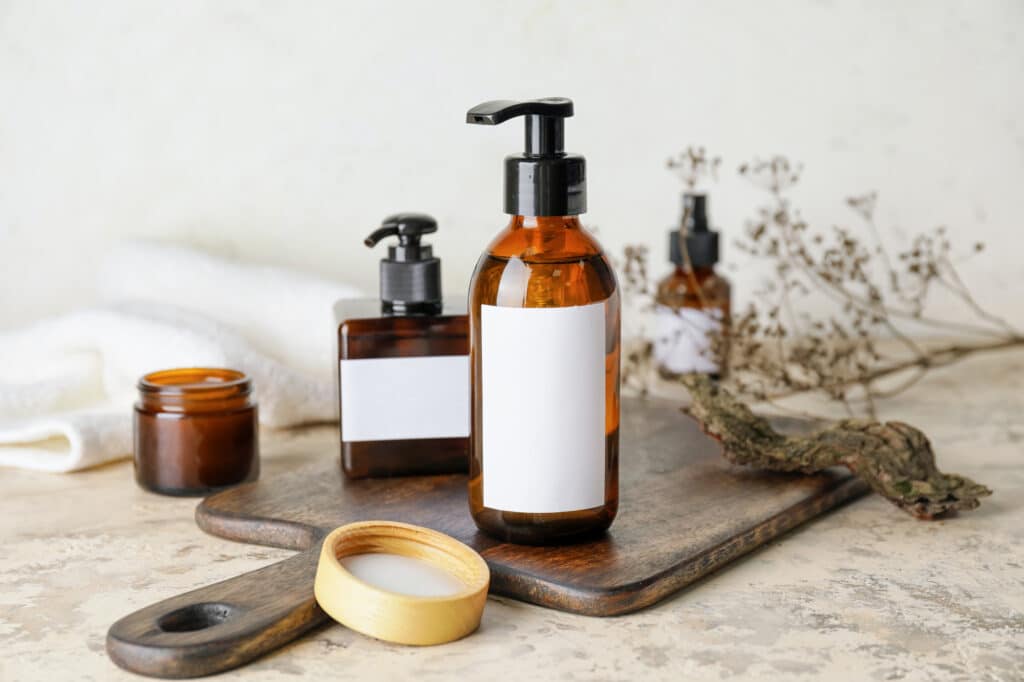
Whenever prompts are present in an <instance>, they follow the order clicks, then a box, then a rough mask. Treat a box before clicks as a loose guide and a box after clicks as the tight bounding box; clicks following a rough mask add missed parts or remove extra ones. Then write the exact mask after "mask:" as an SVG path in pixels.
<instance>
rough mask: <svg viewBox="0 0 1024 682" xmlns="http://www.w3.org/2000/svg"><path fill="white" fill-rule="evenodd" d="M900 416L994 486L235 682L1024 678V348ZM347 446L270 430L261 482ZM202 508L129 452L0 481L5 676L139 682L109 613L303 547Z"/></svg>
mask: <svg viewBox="0 0 1024 682" xmlns="http://www.w3.org/2000/svg"><path fill="white" fill-rule="evenodd" d="M884 415H885V416H887V417H889V418H897V419H901V420H904V421H908V422H910V423H912V424H915V425H917V426H919V427H921V428H923V429H924V430H925V431H926V432H927V433H928V434H929V436H930V437H931V439H932V441H933V443H934V445H935V447H936V451H937V453H938V456H939V462H940V466H942V467H943V468H944V469H947V470H951V471H956V472H960V473H964V474H966V475H969V476H972V477H974V478H976V479H978V480H979V481H981V482H983V483H986V484H988V485H989V486H991V487H993V488H994V489H995V491H996V492H995V495H994V496H993V497H991V498H988V499H986V500H985V501H984V502H983V504H982V507H981V508H980V509H979V510H977V511H975V512H970V513H965V514H962V515H961V516H959V517H957V518H953V519H949V520H945V521H937V522H923V521H916V520H914V519H912V518H911V517H909V516H907V515H906V514H904V513H902V512H900V511H898V510H897V509H895V508H894V507H892V506H891V505H890V504H889V503H887V502H885V501H883V500H881V499H877V498H875V497H867V498H864V499H861V500H859V501H856V502H854V503H852V504H850V505H847V506H845V507H843V508H841V509H839V510H837V511H835V512H833V513H831V514H829V515H827V516H826V517H823V518H821V519H819V520H817V521H813V522H811V523H809V524H807V525H805V526H804V527H802V528H800V529H798V530H796V531H795V532H792V533H790V534H788V535H786V536H784V537H783V538H782V539H781V540H779V541H776V542H773V543H771V544H770V545H769V546H767V547H766V548H764V549H762V550H759V551H757V552H755V553H753V554H751V555H748V556H747V557H746V558H744V559H742V560H740V561H738V562H736V563H735V564H734V565H732V566H731V567H729V568H727V569H725V570H723V571H721V572H719V573H718V574H717V575H714V576H711V577H710V578H707V579H705V580H703V581H701V582H699V583H697V584H696V585H695V586H693V587H691V588H690V589H687V590H684V591H683V592H681V593H679V594H677V595H676V596H674V597H673V598H670V599H669V600H667V601H665V602H663V603H661V604H659V605H657V606H655V607H653V608H650V609H647V610H646V611H642V612H640V613H636V614H632V615H628V616H622V617H617V618H610V619H598V618H588V617H585V616H575V615H570V614H566V613H559V612H557V611H551V610H547V609H543V608H540V607H536V606H531V605H527V604H522V603H518V602H515V601H511V600H508V599H503V598H491V599H490V600H489V601H488V604H487V608H486V611H485V613H484V620H483V625H482V627H481V630H480V631H479V632H478V633H477V634H475V635H473V636H471V637H469V638H467V639H465V640H462V641H460V642H456V643H453V644H449V645H445V646H439V647H432V648H413V647H404V646H395V645H389V644H385V643H382V642H378V641H375V640H372V639H369V638H367V637H363V636H361V635H358V634H355V633H353V632H351V631H349V630H346V629H345V628H343V627H341V626H339V625H331V626H328V627H326V628H323V629H320V630H317V631H314V632H313V633H311V634H309V635H307V636H306V637H304V638H303V639H301V640H300V641H298V642H296V643H294V644H292V645H290V646H287V647H285V648H284V649H282V650H280V651H278V652H276V653H274V654H272V655H270V656H268V657H265V658H263V659H261V660H258V661H256V662H254V663H252V664H250V665H248V666H245V667H243V668H241V669H238V670H235V671H232V672H229V673H225V674H224V675H223V678H225V679H234V678H236V677H243V678H245V679H251V680H275V681H281V680H291V679H294V678H295V677H296V676H299V675H303V676H306V677H307V678H308V679H353V680H374V679H380V680H399V679H420V680H422V679H449V678H461V679H464V680H493V679H503V680H511V679H545V680H548V679H551V680H582V679H598V680H638V679H644V680H646V679H671V680H683V679H686V680H695V679H710V680H720V679H725V680H735V679H779V680H795V679H796V680H799V679H827V680H830V681H832V682H835V681H840V680H946V679H949V680H1001V681H1005V680H1024V354H1022V353H1016V354H1002V355H992V356H988V357H979V358H974V359H971V360H969V361H967V362H965V363H962V364H960V365H958V366H955V367H952V368H947V369H944V370H941V371H937V372H935V373H934V374H933V376H931V377H929V378H927V379H925V380H924V381H923V382H922V383H921V384H919V385H918V386H917V387H915V389H914V391H913V392H912V393H908V394H906V395H905V396H903V397H901V398H898V399H895V400H891V401H889V402H888V403H887V404H886V405H885V406H884ZM336 437H337V433H336V431H334V430H333V429H331V428H327V427H321V428H317V429H311V430H306V431H303V432H291V433H265V434H264V435H263V450H264V461H263V463H264V473H263V475H264V477H265V478H270V477H272V476H276V475H279V474H281V473H283V472H285V471H288V470H291V469H292V468H294V467H296V466H299V465H302V464H304V463H306V462H308V461H309V460H311V459H312V458H313V457H334V456H335V452H336V447H335V439H336ZM624 466H628V460H624ZM195 504H196V500H195V499H175V498H165V497H160V496H157V495H151V494H147V493H145V492H143V491H141V490H139V489H138V488H137V487H136V486H135V485H134V483H133V480H132V469H131V465H130V464H129V463H127V462H123V463H120V464H115V465H111V466H106V467H103V468H100V469H97V470H93V471H88V472H83V473H79V474H70V475H52V474H40V473H28V472H22V471H15V470H0V540H2V541H3V550H2V552H0V650H2V653H3V655H2V656H0V680H4V681H5V682H6V681H8V680H10V681H12V682H13V681H21V680H35V679H40V680H64V679H72V680H104V681H106V680H126V679H141V678H139V677H136V676H134V675H131V674H129V673H126V672H124V671H121V670H120V669H118V668H116V667H115V666H114V665H113V664H112V663H111V662H110V661H109V660H108V659H107V657H106V654H105V652H104V638H105V635H106V630H107V628H108V627H109V626H110V624H111V623H112V622H113V621H114V620H116V619H117V618H119V617H121V616H123V615H125V614H127V613H129V612H131V611H134V610H135V609H138V608H140V607H142V606H145V605H147V604H150V603H152V602H155V601H158V600H160V599H164V598H166V597H170V596H173V595H175V594H178V593H180V592H184V591H187V590H190V589H193V588H197V587H201V586H203V585H207V584H209V583H212V582H216V581H218V580H222V579H225V578H230V577H233V576H235V575H237V574H239V573H243V572H246V571H250V570H253V569H256V568H259V567H261V566H264V565H266V564H268V563H271V562H274V561H277V560H279V559H282V558H284V557H286V556H288V555H289V552H286V551H282V550H275V549H267V548H263V547H256V546H251V545H244V544H236V543H232V542H228V541H226V540H221V539H218V538H215V537H211V536H208V535H205V534H204V533H202V532H201V531H200V530H199V529H198V528H197V527H196V526H195V523H194V522H193V518H192V510H193V508H194V506H195Z"/></svg>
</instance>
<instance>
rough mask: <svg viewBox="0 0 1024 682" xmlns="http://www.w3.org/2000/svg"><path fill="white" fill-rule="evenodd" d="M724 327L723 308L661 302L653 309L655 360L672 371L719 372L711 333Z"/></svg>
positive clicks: (682, 372)
mask: <svg viewBox="0 0 1024 682" xmlns="http://www.w3.org/2000/svg"><path fill="white" fill-rule="evenodd" d="M721 329H722V311H720V310H717V309H704V310H701V309H698V308H679V309H673V308H670V307H668V306H666V305H659V306H657V307H656V308H655V310H654V339H653V346H654V349H653V352H654V361H655V362H656V363H657V364H658V366H659V367H660V368H662V369H664V370H667V371H669V372H671V373H673V374H686V373H689V372H699V373H702V374H714V373H716V372H718V370H719V367H718V362H717V361H716V359H715V357H714V354H713V352H712V348H711V335H712V334H714V333H715V332H717V331H719V330H721Z"/></svg>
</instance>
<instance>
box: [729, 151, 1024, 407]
mask: <svg viewBox="0 0 1024 682" xmlns="http://www.w3.org/2000/svg"><path fill="white" fill-rule="evenodd" d="M739 172H740V175H741V176H743V177H745V178H747V179H748V180H750V181H751V182H752V184H754V185H755V186H756V187H759V188H761V189H762V190H764V191H766V192H767V195H768V198H767V201H766V203H764V204H763V205H762V206H760V207H759V208H758V210H757V214H756V216H755V217H754V218H753V219H752V220H750V221H748V223H747V225H746V229H745V238H743V239H740V240H739V241H738V242H737V244H736V246H737V247H738V248H739V249H740V250H741V251H743V252H745V253H747V254H749V255H750V256H753V257H754V258H756V259H758V260H762V261H766V262H768V263H769V264H770V265H771V267H772V269H773V271H774V277H773V278H772V280H771V281H770V282H769V283H767V284H766V285H765V286H764V287H763V288H762V289H761V291H760V292H759V294H758V296H757V299H756V300H755V301H753V302H751V304H750V305H749V306H748V308H746V309H745V311H744V312H742V313H741V314H740V315H738V316H737V317H736V319H735V320H734V324H733V329H732V337H731V341H732V348H733V353H732V355H731V359H732V365H731V366H732V371H733V374H732V386H733V387H734V388H735V389H736V390H737V391H739V392H740V393H741V394H744V395H747V396H750V397H753V398H755V399H757V400H763V401H774V400H778V399H780V398H783V397H786V396H789V395H793V394H797V393H806V392H819V393H821V394H824V395H826V396H828V397H829V398H831V399H833V400H835V401H838V402H839V403H841V404H842V405H843V406H844V407H845V408H846V410H847V411H848V412H849V414H851V415H854V414H857V413H862V414H865V415H867V416H870V417H872V418H874V417H875V415H876V403H877V400H878V399H880V398H884V397H888V396H891V395H893V394H895V393H898V392H900V391H902V390H905V389H907V388H909V387H910V386H912V385H913V384H914V383H916V382H917V381H919V380H920V379H921V378H922V377H923V376H924V375H925V374H926V373H927V371H928V370H930V369H933V368H935V367H939V366H943V365H947V364H950V363H951V362H955V361H957V360H959V359H962V358H963V357H966V356H968V355H971V354H974V353H979V352H984V351H991V350H997V349H1002V348H1007V347H1012V346H1019V345H1024V336H1022V334H1021V333H1020V332H1019V331H1018V330H1016V329H1015V328H1014V327H1013V326H1012V325H1010V324H1009V323H1008V322H1006V321H1005V320H1003V319H1002V318H999V317H998V316H996V315H994V314H992V313H990V312H989V311H987V310H985V309H984V308H983V307H982V306H981V305H980V304H979V303H978V302H977V300H976V299H975V298H974V296H973V295H972V294H971V293H970V291H969V290H968V289H967V287H966V286H965V285H964V282H963V280H962V278H961V277H960V274H959V272H958V270H957V267H956V265H955V262H956V261H958V260H959V261H961V262H962V260H963V259H964V258H967V257H970V256H971V255H973V254H975V253H978V252H980V251H981V250H982V248H983V247H982V245H981V244H980V243H976V244H973V245H972V246H971V248H970V249H969V250H967V251H964V252H963V253H962V254H961V255H955V254H956V253H957V251H956V249H955V248H954V246H953V244H952V242H951V241H950V239H949V236H948V231H947V230H946V228H944V227H939V228H936V229H934V230H930V231H927V232H924V233H921V234H918V235H916V236H915V237H913V238H912V239H911V240H910V244H909V246H908V247H907V248H906V249H905V250H903V251H900V252H898V253H897V254H896V257H895V258H893V257H892V256H890V254H889V251H888V248H887V246H886V245H885V244H884V242H883V240H882V239H881V237H880V235H879V231H878V228H877V225H876V223H875V219H874V215H875V206H876V204H877V199H878V197H877V194H875V193H873V192H872V193H869V194H864V195H860V196H855V197H850V198H848V199H847V200H846V204H847V206H848V207H849V208H850V209H852V211H853V213H854V214H855V216H857V218H859V219H860V220H861V221H862V222H863V223H864V224H865V226H866V227H867V233H868V234H869V235H870V237H871V238H870V241H865V240H863V239H861V238H860V237H859V236H858V235H857V233H856V232H855V231H854V230H852V229H851V228H848V227H843V226H840V225H835V226H833V227H832V228H831V229H830V230H817V229H812V228H811V227H810V226H809V225H808V223H807V222H806V221H805V220H804V219H803V218H802V216H801V215H800V213H799V211H798V210H796V209H795V208H794V207H793V205H792V202H791V201H790V199H789V197H788V195H787V191H788V190H789V189H791V188H792V187H793V186H794V185H796V184H797V183H798V182H799V180H800V174H801V169H800V167H799V166H797V165H795V164H792V163H790V162H789V161H788V160H787V159H786V158H785V157H780V156H777V157H773V158H771V159H768V160H755V161H753V162H751V163H748V164H744V165H742V166H740V169H739ZM935 290H943V291H945V292H946V293H948V294H951V295H952V296H954V297H955V298H956V299H958V300H960V301H961V302H962V303H963V304H964V307H965V314H964V315H963V316H962V317H960V318H957V319H950V318H946V317H940V316H937V315H935V314H934V313H932V312H931V311H930V310H929V305H928V304H929V301H930V295H931V294H932V293H933V292H934V291H935ZM813 297H818V298H822V297H824V298H825V299H826V300H827V301H829V302H830V303H831V305H830V306H828V308H829V310H830V313H829V314H827V315H820V316H814V315H812V314H811V313H809V312H807V310H808V309H809V308H813V307H812V306H808V305H806V304H807V299H809V298H813ZM820 307H821V306H818V308H820ZM921 328H929V329H931V330H939V331H941V332H943V333H944V334H946V335H952V336H953V337H954V339H956V340H955V341H953V342H952V343H950V342H945V343H943V344H940V345H936V344H934V343H932V344H926V343H923V342H920V341H917V340H915V339H913V338H912V336H911V335H912V333H913V331H914V330H915V329H921ZM888 339H892V340H895V341H896V344H895V347H894V346H893V344H889V343H885V344H883V343H880V341H882V340H888ZM883 380H885V381H883Z"/></svg>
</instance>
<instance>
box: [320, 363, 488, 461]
mask: <svg viewBox="0 0 1024 682" xmlns="http://www.w3.org/2000/svg"><path fill="white" fill-rule="evenodd" d="M340 370H341V381H340V385H341V438H342V440H343V441H345V442H346V443H351V442H357V441H373V440H409V439H418V438H465V437H467V436H469V356H466V355H431V356H427V357H421V358H372V359H366V360H342V361H341V368H340Z"/></svg>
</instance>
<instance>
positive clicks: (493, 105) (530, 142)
mask: <svg viewBox="0 0 1024 682" xmlns="http://www.w3.org/2000/svg"><path fill="white" fill-rule="evenodd" d="M572 115H573V107H572V100H570V99H566V98H565V97H546V98H544V99H534V100H527V101H522V102H518V101H514V100H495V101H493V102H484V103H483V104H479V105H477V106H475V107H473V108H472V109H470V110H469V111H468V112H466V123H477V124H481V125H497V124H499V123H503V122H504V121H507V120H508V119H510V118H515V117H517V116H525V117H526V143H525V145H526V149H525V151H524V153H522V154H513V155H512V156H507V157H505V213H508V214H511V215H523V216H563V215H579V214H580V213H586V211H587V166H586V164H587V162H586V160H585V159H584V158H583V157H582V156H580V155H578V154H566V153H565V151H564V141H565V119H566V118H568V117H569V116H572Z"/></svg>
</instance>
